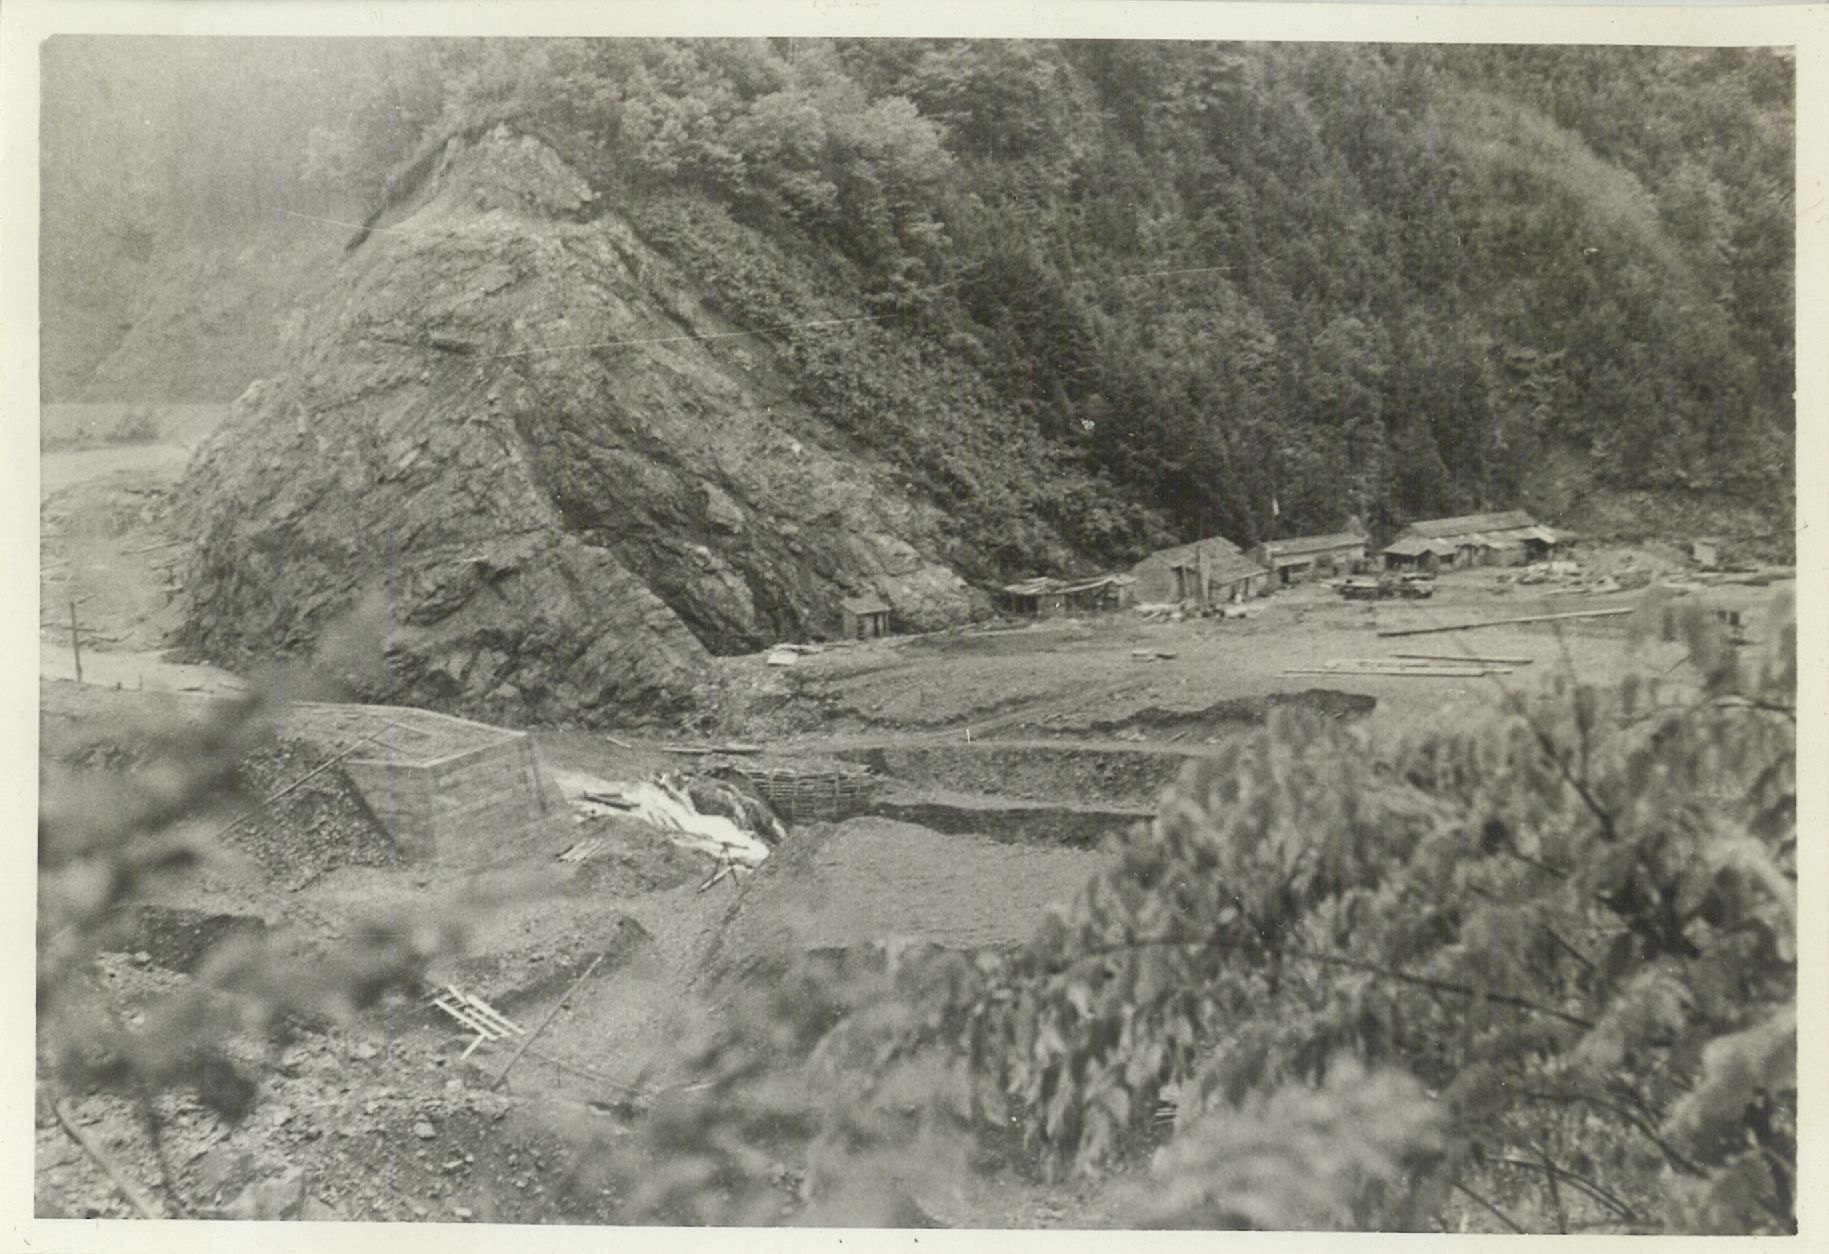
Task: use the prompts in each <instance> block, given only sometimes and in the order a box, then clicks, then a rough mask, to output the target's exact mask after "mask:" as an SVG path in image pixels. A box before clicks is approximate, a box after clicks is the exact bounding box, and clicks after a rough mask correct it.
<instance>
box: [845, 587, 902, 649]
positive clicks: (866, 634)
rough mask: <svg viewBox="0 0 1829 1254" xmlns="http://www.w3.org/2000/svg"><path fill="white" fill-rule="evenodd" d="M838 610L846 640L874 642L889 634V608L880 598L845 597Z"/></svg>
mask: <svg viewBox="0 0 1829 1254" xmlns="http://www.w3.org/2000/svg"><path fill="white" fill-rule="evenodd" d="M838 608H839V613H840V615H841V616H842V620H843V628H844V637H845V639H847V640H874V639H876V638H877V637H878V636H886V635H888V634H889V606H888V604H887V603H886V602H884V601H883V600H882V599H881V598H880V597H874V596H856V597H843V598H841V599H840V600H839V602H838Z"/></svg>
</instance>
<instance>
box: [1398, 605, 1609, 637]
mask: <svg viewBox="0 0 1829 1254" xmlns="http://www.w3.org/2000/svg"><path fill="white" fill-rule="evenodd" d="M1633 612H1635V607H1633V606H1630V605H1622V606H1619V607H1618V608H1616V609H1610V610H1571V611H1569V612H1568V613H1564V614H1528V615H1525V616H1524V617H1522V618H1490V619H1486V620H1484V621H1483V622H1478V623H1449V624H1447V625H1445V626H1436V627H1399V628H1396V629H1394V630H1391V631H1381V632H1379V633H1378V634H1379V635H1380V636H1382V637H1389V636H1428V635H1433V634H1435V633H1437V632H1443V631H1473V630H1475V629H1476V628H1480V627H1511V626H1516V625H1520V624H1524V623H1556V622H1563V621H1566V620H1568V619H1571V618H1616V617H1618V616H1619V615H1621V614H1631V613H1633Z"/></svg>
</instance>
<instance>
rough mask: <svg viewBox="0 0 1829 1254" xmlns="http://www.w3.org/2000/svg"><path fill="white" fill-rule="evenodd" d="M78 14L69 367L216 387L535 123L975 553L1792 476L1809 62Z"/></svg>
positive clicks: (50, 230)
mask: <svg viewBox="0 0 1829 1254" xmlns="http://www.w3.org/2000/svg"><path fill="white" fill-rule="evenodd" d="M289 42H292V41H289ZM90 46H93V45H90ZM50 48H51V52H50V53H48V54H47V61H46V69H47V84H48V89H47V114H46V123H45V135H44V139H45V155H46V184H45V208H46V233H45V253H44V260H45V293H46V315H45V319H46V320H45V326H46V342H45V359H46V376H45V377H46V389H47V394H48V395H49V396H50V397H51V398H52V399H57V398H59V397H60V396H81V397H85V398H88V397H94V396H95V395H96V394H97V392H98V390H100V391H107V392H111V393H114V394H116V395H121V394H124V392H125V391H126V390H128V389H131V388H132V387H134V385H135V380H136V378H137V379H140V380H142V381H143V380H144V379H145V378H146V377H147V376H148V375H151V376H153V377H154V381H155V383H157V384H158V385H161V386H164V387H166V388H167V390H172V391H181V392H184V393H185V394H186V395H187V396H194V394H195V393H196V392H198V391H200V390H219V394H221V395H223V396H224V398H226V397H227V396H233V395H234V394H235V393H236V392H238V391H239V390H240V387H241V386H242V385H245V383H246V382H247V381H248V378H251V377H252V376H254V375H259V374H266V373H269V372H271V371H272V370H274V369H276V368H277V367H278V365H279V361H280V357H279V353H278V350H277V349H276V348H275V346H274V345H275V340H276V337H274V336H273V335H272V334H271V332H272V331H273V329H274V325H275V322H276V321H278V320H283V319H284V318H285V316H286V315H287V314H288V312H289V306H290V304H293V303H296V304H299V305H304V304H308V303H309V301H308V299H307V298H306V296H305V294H304V292H303V289H304V287H306V286H308V284H309V283H311V282H315V281H316V280H317V279H319V278H320V277H321V276H322V273H323V272H324V271H325V269H326V265H325V260H324V259H325V257H326V256H327V253H326V241H327V239H328V240H330V241H331V242H334V243H335V244H337V245H341V244H343V243H345V242H346V241H347V239H348V236H349V235H350V234H353V232H348V228H347V227H339V226H338V225H337V223H339V222H350V221H355V220H359V219H362V218H365V217H367V215H368V214H370V213H379V215H380V216H379V217H378V218H377V219H376V223H377V225H385V224H386V222H387V221H388V217H387V213H386V210H387V209H388V208H389V207H390V206H392V205H396V204H402V203H405V202H406V201H407V200H408V199H410V198H411V197H412V196H413V194H414V193H415V192H416V190H417V182H418V180H420V179H423V178H424V177H425V174H426V172H427V170H428V169H429V168H430V166H431V163H432V161H433V160H434V159H435V158H436V157H437V156H438V154H439V153H440V152H441V151H442V150H443V147H444V144H445V142H446V141H447V140H448V139H449V138H451V137H453V136H466V137H474V136H476V135H478V134H480V133H482V132H483V131H484V130H487V129H489V128H490V127H491V126H493V125H496V124H506V125H507V126H508V127H509V128H510V129H511V130H512V131H515V132H517V133H522V134H528V135H533V136H537V137H538V138H539V139H541V140H542V141H543V142H545V143H546V144H548V145H550V146H551V147H552V148H553V149H554V150H556V151H557V152H558V153H559V154H560V155H561V156H562V157H563V158H564V159H565V160H566V162H567V163H568V164H569V165H570V166H571V167H572V168H574V169H576V170H578V171H580V172H581V173H582V174H583V175H584V176H585V177H586V179H587V180H588V181H589V183H590V184H591V186H592V187H593V189H594V190H595V192H596V194H597V199H596V201H595V202H594V203H595V204H596V205H597V206H599V207H602V208H604V209H605V210H613V211H615V212H617V213H619V214H621V215H623V216H624V217H626V219H627V221H629V222H630V223H631V224H632V225H633V226H634V227H635V228H636V229H637V231H638V232H640V234H641V235H642V237H643V240H644V243H645V244H646V245H647V246H650V247H652V248H654V249H656V250H658V251H659V252H660V253H661V254H663V255H664V256H666V257H667V258H668V259H669V260H670V261H671V262H672V263H673V264H674V265H676V266H677V267H678V269H679V272H680V275H681V276H683V277H684V279H685V280H686V281H689V282H690V283H691V284H692V285H693V286H694V287H695V288H696V289H697V290H698V291H700V292H701V293H703V294H704V296H705V298H706V300H707V301H709V302H710V303H712V304H713V305H714V306H715V307H716V309H717V312H718V313H719V314H720V315H721V316H722V317H723V318H725V319H726V320H727V321H728V322H729V324H730V325H732V326H734V327H738V328H757V329H762V330H763V333H764V338H766V339H767V340H768V341H769V342H771V343H772V344H773V345H774V346H775V347H776V348H777V349H779V350H780V351H781V359H782V361H783V363H784V369H786V371H787V372H788V382H789V386H790V387H791V389H792V392H793V394H794V396H795V398H796V400H797V401H798V402H799V403H801V404H804V405H806V406H808V407H809V408H810V409H811V410H812V411H814V412H816V413H817V414H819V415H820V416H821V417H822V418H823V419H824V420H825V421H827V422H829V423H830V424H831V425H832V426H833V427H834V428H836V429H838V430H841V431H843V432H845V433H847V436H848V438H851V439H854V440H855V441H857V442H859V444H860V446H862V447H865V448H867V449H868V450H869V452H870V454H871V455H872V456H876V457H880V458H882V459H883V460H884V461H885V462H886V463H888V464H889V465H891V466H893V467H895V468H896V470H897V473H898V474H900V475H902V476H904V477H905V479H906V482H907V485H908V487H909V489H910V490H911V491H912V492H914V493H916V494H917V495H923V496H927V497H929V498H931V499H934V500H936V501H940V502H943V503H945V505H946V507H947V508H948V509H949V511H950V512H951V515H952V518H953V525H954V526H955V527H956V529H957V531H958V539H959V540H960V542H961V543H962V544H964V545H965V546H966V547H967V548H968V549H969V550H970V551H971V552H972V554H974V555H975V557H974V558H973V559H972V560H969V561H966V562H965V563H964V564H963V567H962V568H963V569H965V570H966V573H968V575H973V576H984V575H996V574H998V573H1002V572H1019V571H1023V570H1026V569H1030V568H1033V567H1036V566H1061V565H1070V564H1074V563H1076V562H1091V561H1105V560H1114V559H1118V558H1121V557H1124V556H1127V555H1130V554H1134V553H1135V552H1137V551H1139V550H1140V549H1141V548H1142V547H1144V546H1146V545H1148V544H1150V543H1152V542H1157V541H1161V540H1163V539H1166V538H1169V537H1171V536H1180V537H1188V536H1192V535H1194V534H1196V533H1210V532H1214V531H1219V532H1223V533H1225V534H1227V535H1229V536H1231V537H1232V538H1234V539H1235V540H1237V541H1239V542H1241V543H1243V542H1249V541H1251V540H1254V539H1257V538H1261V537H1263V536H1264V535H1266V534H1268V533H1269V532H1270V531H1271V529H1272V528H1277V529H1280V530H1281V531H1283V532H1289V531H1293V530H1300V529H1309V528H1323V527H1333V526H1337V525H1339V524H1340V523H1341V522H1342V521H1343V520H1345V519H1346V518H1347V517H1348V516H1351V515H1357V516H1359V517H1361V518H1363V519H1365V520H1366V521H1367V522H1368V523H1370V524H1371V525H1373V526H1374V527H1375V528H1378V527H1388V526H1391V525H1395V524H1397V523H1399V522H1401V521H1403V520H1405V519H1407V518H1410V517H1415V516H1419V515H1427V514H1435V513H1443V512H1450V511H1457V510H1471V509H1475V508H1480V507H1486V506H1504V505H1510V504H1514V503H1518V502H1519V501H1520V500H1521V499H1523V498H1528V497H1530V496H1531V495H1532V494H1533V492H1537V491H1540V490H1542V484H1541V482H1540V481H1539V480H1540V479H1541V477H1542V476H1543V475H1544V474H1546V473H1550V472H1556V473H1565V474H1572V475H1575V476H1576V477H1577V479H1578V480H1579V482H1580V483H1581V484H1583V485H1584V486H1585V485H1599V486H1601V487H1611V488H1650V489H1660V490H1662V489H1673V490H1678V491H1681V490H1689V489H1705V490H1720V491H1724V492H1726V493H1728V494H1730V495H1732V496H1736V497H1740V498H1742V499H1745V500H1749V501H1757V502H1760V503H1762V504H1765V505H1773V504H1775V505H1776V507H1777V508H1778V509H1779V510H1780V511H1783V510H1784V509H1786V508H1788V505H1789V500H1790V496H1789V485H1790V483H1791V475H1792V452H1791V444H1792V433H1793V421H1794V420H1793V402H1792V398H1791V393H1792V387H1793V383H1792V374H1793V370H1792V340H1793V311H1792V305H1793V298H1792V256H1791V252H1792V227H1791V217H1792V141H1793V130H1794V119H1793V104H1792V98H1793V89H1792V83H1793V65H1792V62H1791V60H1790V59H1789V57H1788V56H1786V55H1785V54H1783V53H1780V52H1772V51H1764V50H1692V49H1646V48H1516V47H1503V48H1500V47H1461V46H1457V47H1430V46H1394V45H1393V46H1370V45H1357V46H1353V45H1262V46H1259V45H1236V44H1154V43H1091V42H1086V43H1074V42H1059V43H1054V42H950V41H932V40H892V41H786V40H778V41H777V40H770V41H760V40H757V41H628V40H624V41H617V40H602V41H530V42H515V43H500V42H498V43H494V44H484V43H480V42H478V43H468V42H463V41H438V42H433V41H426V42H418V41H411V42H393V43H389V44H382V43H378V42H368V43H363V42H360V41H357V42H355V43H351V42H349V41H338V43H337V44H336V45H335V46H334V47H331V46H327V45H322V44H317V43H311V42H309V41H307V42H302V43H300V44H299V47H298V48H294V49H287V50H285V53H284V55H281V54H280V53H278V52H275V51H273V50H271V49H268V50H267V51H265V52H262V53H260V54H259V55H251V54H249V53H248V52H247V51H246V50H245V49H243V48H240V47H236V46H234V41H191V43H190V45H188V46H187V48H186V50H185V51H184V52H182V53H179V52H176V51H173V50H171V49H170V47H169V46H166V47H165V50H164V51H163V52H162V53H161V55H160V56H152V57H149V56H146V55H143V53H144V49H143V48H141V47H138V46H132V47H130V46H128V45H126V44H120V45H117V46H116V48H115V50H114V53H113V56H114V61H115V63H116V69H117V70H118V71H119V72H118V73H109V74H100V75H98V74H95V73H94V72H93V71H90V72H88V73H86V74H85V75H82V76H80V81H78V76H76V75H74V73H73V64H74V59H72V58H65V60H64V61H60V59H59V54H60V51H69V46H67V45H65V46H63V47H62V48H61V49H60V45H58V44H55V43H54V44H53V45H50ZM85 55H87V53H85ZM161 58H162V59H161ZM142 115H143V116H142ZM148 134H150V135H152V136H154V137H155V138H156V139H157V140H158V141H159V142H151V143H149V142H146V136H147V135H148ZM78 205H80V206H82V211H81V212H76V211H74V210H75V207H76V206H78ZM322 219H330V221H323V220H322ZM360 246H361V247H369V246H372V245H370V244H363V245H360ZM250 247H252V252H251V253H249V252H247V251H246V250H249V249H250ZM234 250H243V252H242V255H243V256H244V257H246V258H247V264H246V265H242V266H235V265H230V266H227V267H222V266H221V265H220V264H218V268H217V269H216V270H215V271H213V272H212V275H211V278H210V280H209V283H208V286H209V288H210V290H207V291H195V290H191V291H190V292H189V293H188V297H187V300H184V301H174V300H173V298H172V296H171V291H170V285H171V284H174V283H184V282H186V281H187V280H186V276H187V275H192V276H194V275H195V274H196V273H197V270H196V266H197V265H199V264H202V263H201V262H198V261H196V258H197V257H198V256H200V255H201V256H212V257H215V258H216V259H217V260H218V263H219V262H220V258H221V257H223V256H234V255H235V252H234ZM174 258H181V259H183V261H184V264H182V265H178V264H175V263H174ZM288 265H290V267H291V268H290V269H287V266H288ZM186 266H188V267H190V268H189V269H186ZM162 267H163V268H162ZM161 276H164V277H161ZM263 283H265V284H268V285H269V286H271V285H273V284H281V283H283V284H286V285H288V287H287V290H285V291H284V293H283V294H280V295H277V296H276V293H274V292H273V291H270V290H269V291H265V292H261V293H258V294H255V293H252V292H251V290H248V289H250V288H252V287H258V286H259V285H260V284H263ZM162 285H163V286H162ZM256 295H258V299H256ZM238 302H239V303H238ZM250 302H252V303H250ZM225 308H233V309H235V310H244V309H249V308H251V309H254V310H255V311H256V314H255V316H253V317H246V316H242V315H241V314H239V313H238V314H237V315H236V316H235V317H232V318H224V317H222V316H221V311H222V310H223V309H225ZM212 311H215V313H216V315H217V322H218V324H220V326H219V331H220V334H219V335H218V336H217V337H216V338H214V339H212V338H211V337H209V336H200V335H197V334H196V329H197V326H198V325H199V324H201V323H203V322H206V321H207V319H208V317H209V316H210V314H211V312H212ZM149 319H152V320H162V323H163V325H165V326H166V327H167V329H168V330H169V329H170V328H171V327H173V326H176V327H178V328H180V329H182V330H183V334H178V335H177V340H178V341H182V342H186V343H188V345H189V348H190V349H191V350H192V351H191V354H190V357H189V358H186V359H185V360H186V364H184V365H181V366H171V365H169V364H168V365H166V366H163V367H161V369H159V370H152V369H150V368H146V369H141V370H139V371H138V372H137V373H136V370H135V369H134V367H135V365H136V364H140V365H144V364H145V362H146V359H147V357H148V355H150V354H152V353H154V352H155V351H159V350H158V346H159V345H160V344H161V343H164V344H165V345H166V346H167V348H169V346H170V345H171V344H172V343H173V342H174V340H173V336H172V335H171V334H167V335H166V336H165V338H164V340H163V341H161V339H160V337H159V336H158V335H151V334H149V332H148V328H147V325H146V324H147V322H148V320H149ZM557 322H558V320H557V319H556V318H555V325H557ZM250 324H252V325H250ZM789 326H793V327H794V329H792V330H785V329H781V328H785V327H789ZM186 334H188V335H190V337H191V338H190V339H189V340H188V341H185V340H184V335H186ZM517 334H519V335H521V336H523V337H524V339H525V340H526V341H527V342H529V343H541V344H544V343H550V342H552V341H553V340H554V339H556V338H559V337H558V336H557V335H556V334H555V333H553V332H552V331H551V328H542V327H539V326H533V325H528V326H526V327H524V328H520V329H518V330H517ZM136 335H138V336H140V337H141V339H142V340H143V341H144V343H143V344H142V347H141V349H140V350H139V353H140V355H139V357H135V355H134V351H133V348H132V343H131V341H132V340H133V337H134V336H136ZM123 345H125V346H126V347H125V348H123ZM225 346H226V347H227V348H228V349H230V350H231V351H224V349H225ZM123 351H125V352H126V354H127V355H126V357H125V359H123V358H122V353H123ZM237 367H239V368H240V372H241V375H242V376H246V377H240V376H238V375H237ZM136 399H137V398H136ZM1526 503H1528V500H1527V501H1526Z"/></svg>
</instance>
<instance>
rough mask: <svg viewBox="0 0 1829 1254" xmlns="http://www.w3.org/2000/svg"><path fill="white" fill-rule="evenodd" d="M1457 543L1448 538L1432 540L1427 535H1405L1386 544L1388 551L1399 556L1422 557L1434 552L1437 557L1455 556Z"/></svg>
mask: <svg viewBox="0 0 1829 1254" xmlns="http://www.w3.org/2000/svg"><path fill="white" fill-rule="evenodd" d="M1456 547H1457V546H1456V545H1455V544H1453V543H1451V542H1450V541H1447V540H1431V539H1429V538H1428V537H1426V536H1404V537H1401V538H1400V539H1396V540H1393V541H1391V543H1389V544H1387V545H1385V547H1384V551H1385V552H1386V553H1394V554H1396V555H1397V556H1398V557H1421V556H1422V555H1423V554H1424V553H1433V554H1435V555H1436V556H1437V557H1453V556H1454V553H1455V549H1456Z"/></svg>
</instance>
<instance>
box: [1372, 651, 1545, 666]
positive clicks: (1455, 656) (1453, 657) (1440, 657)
mask: <svg viewBox="0 0 1829 1254" xmlns="http://www.w3.org/2000/svg"><path fill="white" fill-rule="evenodd" d="M1395 656H1397V657H1400V658H1404V659H1406V660H1409V659H1413V660H1416V661H1422V662H1487V663H1490V664H1492V665H1494V666H1529V665H1530V664H1531V659H1530V658H1527V657H1476V656H1475V655H1473V654H1471V653H1465V654H1463V653H1399V654H1396V655H1395Z"/></svg>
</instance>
